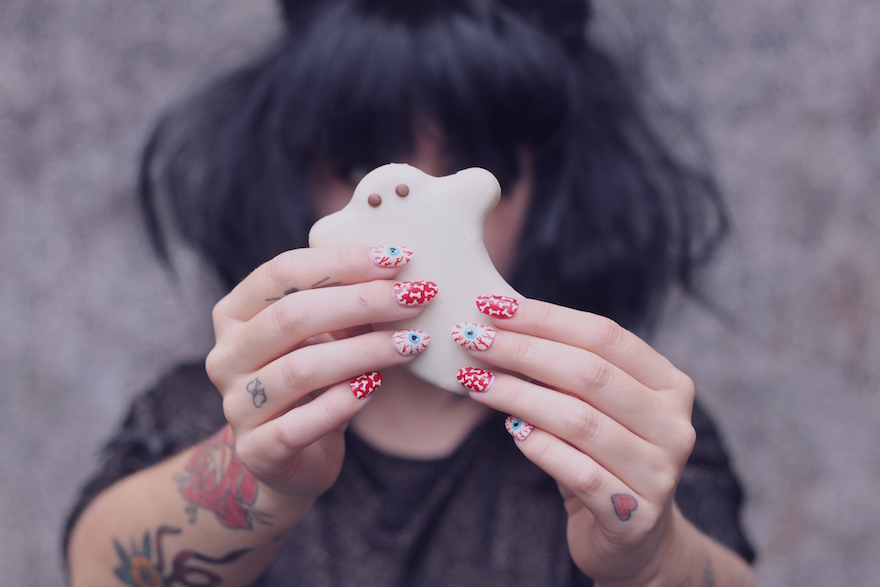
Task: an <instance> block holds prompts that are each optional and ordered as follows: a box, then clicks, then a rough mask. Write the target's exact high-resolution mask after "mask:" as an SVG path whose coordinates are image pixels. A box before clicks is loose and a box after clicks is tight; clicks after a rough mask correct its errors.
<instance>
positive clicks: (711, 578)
mask: <svg viewBox="0 0 880 587" xmlns="http://www.w3.org/2000/svg"><path fill="white" fill-rule="evenodd" d="M703 587H715V571H713V570H712V559H711V558H709V557H708V556H707V557H706V568H705V569H703Z"/></svg>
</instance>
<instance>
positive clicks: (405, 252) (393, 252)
mask: <svg viewBox="0 0 880 587" xmlns="http://www.w3.org/2000/svg"><path fill="white" fill-rule="evenodd" d="M412 256H413V250H412V249H408V248H406V247H398V246H396V245H385V246H382V247H373V248H372V249H370V259H372V260H373V263H374V264H375V265H378V266H379V267H401V266H403V265H406V264H407V263H409V260H410V259H412Z"/></svg>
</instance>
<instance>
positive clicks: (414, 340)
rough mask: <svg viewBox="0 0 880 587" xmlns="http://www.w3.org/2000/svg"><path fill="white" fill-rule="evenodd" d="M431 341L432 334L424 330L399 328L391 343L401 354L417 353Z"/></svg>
mask: <svg viewBox="0 0 880 587" xmlns="http://www.w3.org/2000/svg"><path fill="white" fill-rule="evenodd" d="M430 342H431V335H430V334H428V333H427V332H425V331H424V330H398V331H397V332H395V333H394V334H392V335H391V344H393V345H394V348H396V349H397V352H398V353H400V354H401V355H416V354H418V353H420V352H422V351H423V350H425V349H426V348H428V343H430Z"/></svg>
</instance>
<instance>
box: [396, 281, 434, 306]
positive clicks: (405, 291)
mask: <svg viewBox="0 0 880 587" xmlns="http://www.w3.org/2000/svg"><path fill="white" fill-rule="evenodd" d="M392 291H393V292H394V297H395V298H396V299H397V303H398V304H400V305H401V306H421V305H423V304H427V303H428V302H430V301H431V300H432V299H434V296H436V295H437V284H436V283H434V282H433V281H401V282H400V283H395V284H394V288H393V289H392Z"/></svg>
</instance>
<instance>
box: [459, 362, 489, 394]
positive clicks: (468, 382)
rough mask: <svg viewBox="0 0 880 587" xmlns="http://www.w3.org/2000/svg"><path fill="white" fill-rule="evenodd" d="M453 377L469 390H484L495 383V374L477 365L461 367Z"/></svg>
mask: <svg viewBox="0 0 880 587" xmlns="http://www.w3.org/2000/svg"><path fill="white" fill-rule="evenodd" d="M455 377H456V379H458V382H459V383H461V384H462V385H463V386H465V387H467V388H468V389H470V390H471V391H486V390H488V389H489V388H490V387H492V384H493V383H495V375H494V374H493V373H492V372H491V371H486V370H485V369H478V368H477V367H462V368H461V369H459V370H458V374H457V375H456V376H455Z"/></svg>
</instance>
